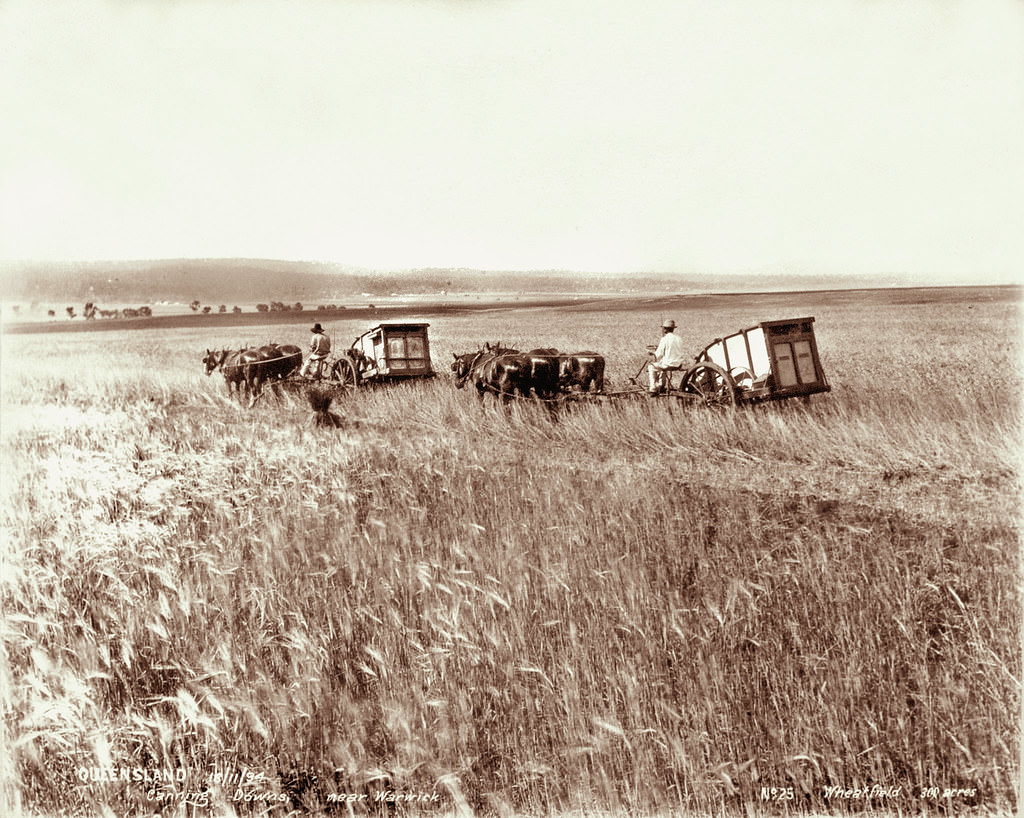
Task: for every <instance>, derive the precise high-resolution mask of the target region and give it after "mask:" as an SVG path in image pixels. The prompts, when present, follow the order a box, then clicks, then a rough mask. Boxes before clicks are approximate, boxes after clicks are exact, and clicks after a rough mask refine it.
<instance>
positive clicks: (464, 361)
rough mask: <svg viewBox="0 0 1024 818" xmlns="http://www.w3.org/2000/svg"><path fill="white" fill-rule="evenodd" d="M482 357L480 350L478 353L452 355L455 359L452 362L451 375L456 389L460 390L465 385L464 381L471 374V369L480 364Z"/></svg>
mask: <svg viewBox="0 0 1024 818" xmlns="http://www.w3.org/2000/svg"><path fill="white" fill-rule="evenodd" d="M483 355H484V351H483V350H482V349H481V350H480V351H479V352H467V353H465V354H464V355H456V354H455V353H454V352H453V353H452V357H453V358H455V360H454V361H452V374H453V375H454V376H455V386H456V388H458V389H462V387H464V386H465V385H466V381H468V380H469V376H470V375H471V374H472V373H473V368H474V367H475V366H476V365H477V364H478V363H479V362H480V359H481V358H482V357H483Z"/></svg>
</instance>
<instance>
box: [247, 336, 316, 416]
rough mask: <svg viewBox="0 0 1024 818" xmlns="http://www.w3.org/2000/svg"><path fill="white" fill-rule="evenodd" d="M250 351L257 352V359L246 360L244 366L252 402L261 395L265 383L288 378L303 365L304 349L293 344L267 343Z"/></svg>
mask: <svg viewBox="0 0 1024 818" xmlns="http://www.w3.org/2000/svg"><path fill="white" fill-rule="evenodd" d="M249 351H254V352H255V359H254V360H252V361H248V362H246V363H245V364H244V365H243V368H244V371H245V382H246V385H247V386H248V389H249V395H250V398H249V399H250V401H252V402H255V400H256V399H257V398H258V397H259V396H260V393H261V392H262V391H263V385H264V384H265V383H267V382H274V381H280V380H282V379H283V378H287V377H288V376H289V375H291V374H292V372H294V371H295V370H296V369H298V368H299V367H300V366H302V350H301V349H299V348H298V347H297V346H293V345H292V344H284V345H283V346H280V345H278V344H267V345H266V346H262V347H260V348H259V349H257V350H249Z"/></svg>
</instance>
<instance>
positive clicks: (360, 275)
mask: <svg viewBox="0 0 1024 818" xmlns="http://www.w3.org/2000/svg"><path fill="white" fill-rule="evenodd" d="M925 283H927V278H926V277H924V276H922V277H918V278H917V279H915V280H910V279H907V278H903V279H896V278H895V277H892V276H848V277H842V278H837V277H834V276H832V277H827V278H826V277H820V276H809V275H801V276H789V275H776V276H761V275H749V276H725V275H719V276H708V275H693V274H690V275H683V274H628V275H616V274H581V273H573V272H566V271H543V272H521V271H481V270H467V269H438V268H428V269H420V270H399V271H374V270H365V269H358V268H347V267H344V266H341V265H335V264H328V263H318V262H296V261H274V260H266V259H181V260H166V261H110V262H62V263H35V262H0V294H2V296H3V297H4V298H5V299H9V300H10V299H20V300H27V301H40V302H58V303H60V302H65V301H66V302H67V303H79V302H85V301H94V302H98V303H101V304H102V303H135V304H152V303H157V302H161V301H171V302H185V303H187V302H190V301H193V300H198V301H200V302H202V303H204V304H211V303H212V304H218V303H226V304H235V303H253V302H257V301H265V302H270V301H283V302H294V301H302V302H310V303H314V302H316V301H318V300H319V301H338V302H344V300H345V299H346V298H349V297H353V296H360V295H362V294H364V293H366V294H369V295H371V296H387V295H390V294H392V293H401V294H410V295H413V294H432V293H438V294H440V293H443V292H449V293H457V292H462V293H466V292H469V293H488V292H503V293H509V292H512V293H515V292H523V293H633V294H635V293H643V292H651V293H656V292H678V293H709V292H778V291H797V290H819V289H852V288H868V287H890V286H915V285H920V284H925Z"/></svg>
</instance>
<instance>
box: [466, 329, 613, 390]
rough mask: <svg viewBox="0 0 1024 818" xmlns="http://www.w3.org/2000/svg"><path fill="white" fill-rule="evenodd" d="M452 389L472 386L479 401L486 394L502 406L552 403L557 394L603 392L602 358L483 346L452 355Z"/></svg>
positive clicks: (580, 354) (588, 354) (598, 356)
mask: <svg viewBox="0 0 1024 818" xmlns="http://www.w3.org/2000/svg"><path fill="white" fill-rule="evenodd" d="M453 357H454V358H455V360H454V361H453V362H452V375H453V376H454V378H455V386H456V387H457V388H459V389H462V388H463V387H465V386H466V385H467V384H472V385H473V386H474V387H475V388H476V390H477V395H478V396H479V397H480V399H481V400H483V397H484V395H486V394H488V393H490V394H492V395H494V396H495V397H496V398H497V399H498V400H500V401H501V402H502V403H503V404H508V403H509V401H511V400H512V399H513V398H534V399H537V400H540V401H546V402H548V403H549V404H551V403H553V402H555V401H556V400H557V398H558V395H559V394H564V393H566V392H569V391H572V390H573V389H574V388H578V389H579V391H581V392H593V393H598V392H603V391H604V357H603V356H602V355H600V354H598V353H596V352H573V353H562V352H559V351H558V350H557V349H544V348H540V349H531V350H529V351H527V352H521V351H519V350H517V349H511V348H508V347H503V346H501V344H500V343H499V344H494V345H492V344H489V343H487V344H484V346H482V347H481V348H480V349H479V350H477V351H476V352H467V353H464V354H462V355H455V354H454V353H453Z"/></svg>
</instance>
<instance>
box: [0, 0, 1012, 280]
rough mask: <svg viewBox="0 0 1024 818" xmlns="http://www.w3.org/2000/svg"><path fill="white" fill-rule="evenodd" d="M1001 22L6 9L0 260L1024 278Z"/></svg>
mask: <svg viewBox="0 0 1024 818" xmlns="http://www.w3.org/2000/svg"><path fill="white" fill-rule="evenodd" d="M1022 146H1024V2H1021V0H742V2H741V1H740V0H693V1H692V2H691V0H606V1H605V0H580V2H576V0H322V1H321V2H313V1H311V0H293V1H292V2H259V1H256V2H244V0H207V1H206V2H197V1H195V0H160V1H159V2H157V1H156V0H130V1H129V0H118V1H117V2H94V0H71V1H70V2H58V0H46V1H45V2H41V1H40V0H26V1H24V2H23V0H0V259H122V258H131V259H134V258H181V257H248V258H256V257H261V258H262V257H265V258H279V259H317V260H329V261H335V262H339V263H342V264H350V265H358V266H365V267H378V268H392V269H393V268H408V267H425V266H440V267H479V268H487V269H554V268H557V269H573V270H595V271H613V272H614V271H678V272H699V271H708V272H744V273H749V272H759V271H760V272H766V273H781V272H795V273H805V274H806V273H822V274H828V273H838V272H850V273H888V272H897V273H899V272H909V273H921V272H931V271H933V272H935V273H936V275H937V277H939V278H941V279H942V280H944V281H950V280H958V279H971V278H973V277H974V276H978V275H980V276H982V277H984V278H990V279H994V280H1008V279H1009V280H1019V279H1020V278H1022V277H1024V276H1022V274H1024V158H1022V157H1024V147H1022Z"/></svg>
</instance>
